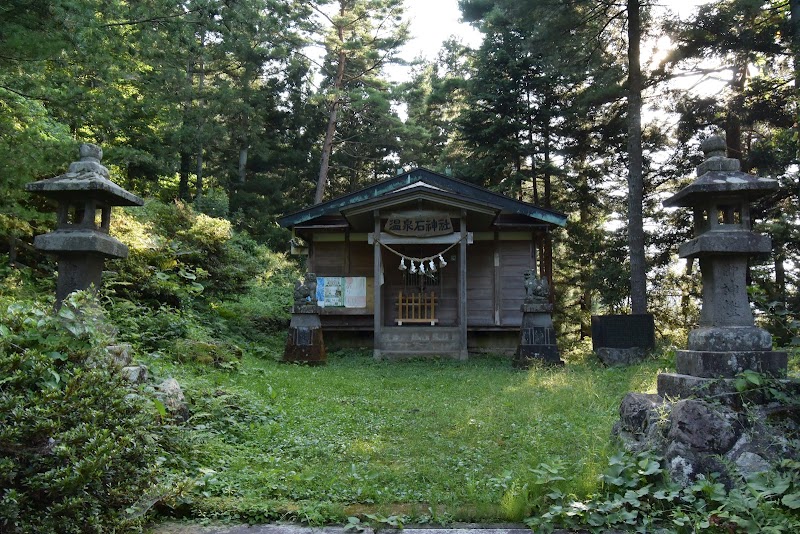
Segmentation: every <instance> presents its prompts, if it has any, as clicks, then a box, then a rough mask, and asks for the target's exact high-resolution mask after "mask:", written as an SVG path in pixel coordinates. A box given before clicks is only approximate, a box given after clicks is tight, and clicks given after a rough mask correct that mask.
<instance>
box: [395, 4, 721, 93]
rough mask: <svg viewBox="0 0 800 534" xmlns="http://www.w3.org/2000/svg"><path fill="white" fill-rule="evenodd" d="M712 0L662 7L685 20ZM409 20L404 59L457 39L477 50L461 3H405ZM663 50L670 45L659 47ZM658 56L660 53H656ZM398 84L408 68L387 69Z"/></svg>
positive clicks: (431, 52)
mask: <svg viewBox="0 0 800 534" xmlns="http://www.w3.org/2000/svg"><path fill="white" fill-rule="evenodd" d="M709 1H710V0H664V1H663V2H662V3H661V5H663V6H664V7H666V8H668V9H670V10H672V11H673V12H676V13H677V14H678V15H680V16H681V17H686V16H688V15H690V14H691V13H692V12H694V11H695V10H696V9H697V7H698V6H699V5H702V4H706V3H708V2H709ZM405 5H406V18H407V20H409V21H410V24H411V26H410V30H411V39H410V40H409V42H408V44H406V46H405V47H404V48H403V55H404V59H406V60H412V59H414V58H416V57H419V56H422V57H424V58H426V59H434V58H435V57H436V54H437V53H438V52H439V49H440V48H441V46H442V42H444V41H445V40H446V39H449V38H450V37H452V36H454V37H456V38H458V39H459V40H461V41H462V42H463V43H464V44H467V45H470V46H478V45H479V44H480V42H481V34H480V32H479V31H478V30H476V29H475V28H473V27H472V26H470V25H469V24H467V23H464V22H461V11H460V10H459V7H458V0H406V2H405ZM659 45H661V46H664V45H667V46H668V43H659ZM656 53H658V52H656ZM388 72H389V74H390V77H391V78H392V79H394V80H395V81H398V82H399V81H405V79H407V77H408V69H407V68H406V67H398V66H392V67H390V68H389V69H388Z"/></svg>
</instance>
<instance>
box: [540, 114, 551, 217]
mask: <svg viewBox="0 0 800 534" xmlns="http://www.w3.org/2000/svg"><path fill="white" fill-rule="evenodd" d="M542 139H543V141H544V145H543V146H542V150H543V152H544V154H543V156H544V207H545V208H551V207H553V199H552V180H551V176H550V114H549V113H545V118H544V127H543V129H542Z"/></svg>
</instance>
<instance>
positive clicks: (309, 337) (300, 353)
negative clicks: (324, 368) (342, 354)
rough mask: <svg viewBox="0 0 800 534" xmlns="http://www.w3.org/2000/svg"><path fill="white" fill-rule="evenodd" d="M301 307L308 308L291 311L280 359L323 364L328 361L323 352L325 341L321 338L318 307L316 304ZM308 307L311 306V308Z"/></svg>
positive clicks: (290, 361) (308, 363)
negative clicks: (287, 332)
mask: <svg viewBox="0 0 800 534" xmlns="http://www.w3.org/2000/svg"><path fill="white" fill-rule="evenodd" d="M303 308H308V309H305V310H298V311H295V312H293V313H292V320H291V321H290V322H289V334H288V336H287V337H286V347H285V348H284V350H283V360H282V361H284V362H289V363H304V364H307V365H325V364H326V363H327V361H328V355H327V353H326V352H325V342H324V341H323V339H322V324H321V323H320V320H319V308H318V307H317V306H304V307H303ZM310 308H313V310H311V309H310Z"/></svg>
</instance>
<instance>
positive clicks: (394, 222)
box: [384, 211, 453, 237]
mask: <svg viewBox="0 0 800 534" xmlns="http://www.w3.org/2000/svg"><path fill="white" fill-rule="evenodd" d="M384 230H385V231H386V232H387V233H390V234H394V235H399V236H412V237H431V236H436V235H447V234H452V233H453V223H452V221H451V220H450V215H449V214H448V213H446V212H441V211H439V212H437V211H417V212H409V213H400V214H392V215H390V216H389V219H388V220H387V221H386V226H384Z"/></svg>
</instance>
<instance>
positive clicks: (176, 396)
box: [156, 378, 189, 421]
mask: <svg viewBox="0 0 800 534" xmlns="http://www.w3.org/2000/svg"><path fill="white" fill-rule="evenodd" d="M156 395H157V396H158V398H159V400H161V402H162V403H164V407H165V408H166V409H167V413H169V414H170V415H172V416H173V417H174V418H176V419H178V420H180V421H186V420H187V419H189V407H188V406H187V405H186V398H185V397H184V396H183V390H182V389H181V385H180V384H179V383H178V381H177V380H175V379H174V378H167V379H166V380H164V381H163V382H162V383H161V384H159V385H157V386H156Z"/></svg>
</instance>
